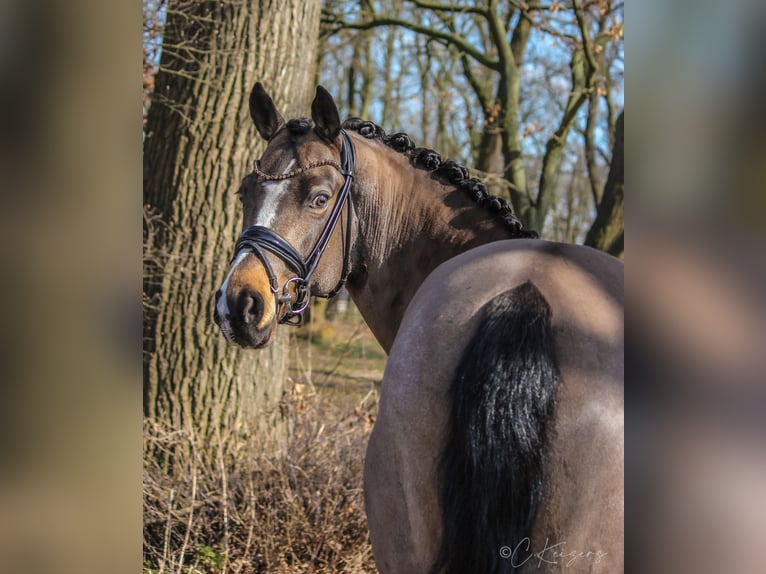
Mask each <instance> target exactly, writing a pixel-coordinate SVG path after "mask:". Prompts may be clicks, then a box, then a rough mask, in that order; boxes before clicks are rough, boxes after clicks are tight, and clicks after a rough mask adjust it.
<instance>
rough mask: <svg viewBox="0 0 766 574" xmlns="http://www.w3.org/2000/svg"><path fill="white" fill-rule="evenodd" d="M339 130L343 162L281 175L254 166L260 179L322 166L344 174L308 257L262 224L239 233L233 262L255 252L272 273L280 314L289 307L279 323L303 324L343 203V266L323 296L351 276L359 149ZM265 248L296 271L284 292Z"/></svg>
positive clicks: (320, 163)
mask: <svg viewBox="0 0 766 574" xmlns="http://www.w3.org/2000/svg"><path fill="white" fill-rule="evenodd" d="M340 133H341V141H342V145H341V150H340V165H338V163H336V162H335V161H333V160H322V161H318V162H315V163H312V164H309V165H307V166H306V167H303V168H300V169H296V170H293V171H291V172H288V173H285V174H280V175H270V174H267V173H265V172H263V171H261V170H260V168H259V167H258V163H257V162H256V164H255V165H254V168H253V169H254V171H255V173H256V174H258V176H259V177H260V178H261V179H264V180H267V181H281V180H285V179H289V178H292V177H295V176H297V175H300V174H302V173H304V172H306V171H308V170H309V169H314V168H316V167H322V166H331V167H334V168H335V169H337V170H338V171H339V172H340V173H341V174H342V175H343V177H344V181H343V186H342V187H341V188H340V191H339V192H338V196H337V198H336V200H335V205H333V207H332V210H331V211H330V216H329V217H328V219H327V222H326V223H325V226H324V228H323V229H322V231H321V233H320V234H319V237H318V238H317V240H316V243H314V247H313V248H312V249H311V252H310V253H309V255H308V257H306V259H303V257H302V256H301V254H300V253H298V251H297V250H296V249H295V248H294V247H293V246H292V245H291V244H290V242H289V241H287V240H286V239H285V238H284V237H282V236H281V235H279V234H278V233H277V232H276V231H273V230H271V229H269V228H268V227H264V226H262V225H251V226H250V227H248V228H247V229H245V230H244V231H243V232H242V235H240V236H239V239H237V243H236V246H235V249H234V257H233V258H232V261H233V260H234V259H236V258H237V256H238V255H240V254H241V253H243V252H244V253H252V254H254V255H255V256H256V257H258V259H260V260H261V262H262V263H263V266H264V267H265V269H266V273H267V274H268V276H269V284H270V286H271V292H272V293H273V294H274V298H275V300H276V305H277V315H279V308H280V306H282V305H284V306H285V307H286V312H285V314H284V315H283V316H282V317H280V318H279V323H282V324H287V325H294V326H299V325H301V324H302V323H303V312H304V311H305V310H306V309H307V308H308V306H309V302H310V301H311V292H310V289H309V284H310V282H311V278H312V277H313V276H314V273H315V272H316V270H317V267H319V261H320V260H321V259H322V255H323V254H324V252H325V249H326V248H327V244H328V243H329V242H330V237H332V234H333V232H334V231H335V228H336V227H337V225H338V221H340V216H341V212H342V210H343V207H344V205H345V206H346V207H347V209H348V217H347V224H346V235H345V241H344V245H343V268H342V270H341V276H340V279H339V281H338V283H337V285H336V286H335V288H334V289H333V290H332V291H330V293H328V294H327V295H320V296H321V297H326V298H328V299H329V298H330V297H334V296H335V295H337V294H338V292H339V291H340V290H341V289H342V288H343V286H344V285H345V284H346V280H347V279H348V274H349V271H350V258H351V217H352V215H353V203H352V201H351V194H350V192H351V183H352V181H353V179H354V166H355V164H356V150H355V149H354V144H353V142H352V141H351V138H350V137H348V134H347V133H346V132H345V131H344V130H340ZM264 250H265V251H268V252H270V253H272V254H273V255H276V256H277V257H278V258H279V259H281V260H282V261H283V262H284V263H285V265H287V266H288V267H289V268H290V269H292V270H293V271H294V272H295V276H293V277H291V278H290V279H288V280H287V281H285V284H284V285H283V286H282V290H281V293H280V289H279V283H278V281H277V276H276V274H275V273H274V269H273V268H272V266H271V264H270V263H269V260H268V258H267V257H266V255H265V253H264ZM291 285H292V286H294V288H295V294H296V297H295V301H293V298H292V295H290V286H291Z"/></svg>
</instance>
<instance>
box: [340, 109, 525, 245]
mask: <svg viewBox="0 0 766 574" xmlns="http://www.w3.org/2000/svg"><path fill="white" fill-rule="evenodd" d="M343 128H344V129H347V130H354V131H356V132H357V133H359V135H361V136H362V137H365V138H367V139H379V140H381V141H382V142H383V143H384V144H385V145H387V146H388V147H390V148H391V149H393V150H394V151H397V152H399V153H402V154H405V155H407V156H408V157H409V158H410V161H411V162H412V165H413V166H415V167H416V168H419V169H424V170H426V171H430V172H432V173H431V176H432V177H433V178H435V179H437V180H439V181H440V182H442V183H445V184H448V185H454V186H456V187H457V188H458V189H460V190H461V191H463V192H464V193H465V194H467V195H468V197H470V198H471V199H472V200H473V201H475V202H476V203H477V204H478V205H479V206H481V207H484V208H486V209H487V210H488V211H489V212H490V213H492V214H494V215H495V216H497V217H499V218H500V219H501V220H502V222H503V224H504V225H505V227H506V228H507V229H508V230H509V231H510V232H511V234H512V235H513V236H514V237H524V238H533V239H534V238H537V237H539V236H538V234H537V232H536V231H534V230H532V229H525V228H524V225H523V224H522V223H521V220H520V219H519V218H518V217H517V216H516V214H515V213H514V211H513V208H512V207H511V205H510V204H509V203H508V202H507V201H506V200H505V199H503V198H502V197H497V196H495V195H491V194H490V193H489V190H488V189H487V186H486V185H485V184H484V182H482V181H480V180H478V179H476V178H469V177H468V170H467V169H466V168H465V167H464V166H462V165H459V164H458V163H456V162H454V161H452V160H446V161H445V160H443V159H442V156H441V155H440V154H439V153H437V152H435V151H434V150H432V149H428V148H424V147H416V146H415V143H414V142H413V141H412V138H410V136H408V135H407V134H405V133H403V132H398V133H395V134H391V135H386V132H385V130H383V128H381V127H380V126H379V125H377V124H375V123H373V122H370V121H367V120H363V119H361V118H349V119H347V120H346V121H345V122H343Z"/></svg>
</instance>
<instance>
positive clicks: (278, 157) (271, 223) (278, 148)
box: [214, 83, 355, 347]
mask: <svg viewBox="0 0 766 574" xmlns="http://www.w3.org/2000/svg"><path fill="white" fill-rule="evenodd" d="M250 115H251V117H252V119H253V122H254V123H255V127H256V129H257V130H258V133H259V134H260V135H261V137H263V138H264V139H265V140H266V141H267V142H268V144H267V147H266V150H265V151H264V153H263V156H262V157H261V159H260V160H259V161H256V162H255V165H254V168H253V171H252V172H251V173H250V174H249V175H247V176H246V177H245V178H244V180H243V181H242V185H241V186H240V188H239V191H238V195H239V197H240V199H241V201H242V212H243V222H242V225H243V231H242V234H241V235H240V237H239V239H238V240H237V243H236V247H235V252H234V257H233V258H232V263H231V267H230V269H229V272H228V274H227V275H226V278H225V280H224V282H223V284H222V285H221V288H220V289H219V290H218V292H217V293H216V298H215V299H216V300H215V312H214V318H215V321H216V323H217V324H218V325H219V327H220V329H221V332H222V333H223V335H224V336H225V337H226V339H227V340H228V341H230V342H232V343H236V344H239V345H241V346H243V347H262V346H264V345H266V344H267V343H268V342H269V339H270V337H271V334H272V332H273V329H274V327H275V326H276V325H277V324H278V323H287V324H300V321H301V317H302V315H301V314H302V313H303V311H304V310H305V309H306V307H307V306H308V304H309V301H310V298H311V296H312V295H316V296H320V297H330V296H332V295H334V294H335V293H337V291H338V290H339V289H340V288H341V287H342V286H343V284H344V283H345V281H346V279H347V277H348V274H349V271H350V258H351V246H352V243H353V229H352V225H351V223H352V218H353V206H352V204H351V199H350V188H351V183H352V180H353V179H352V178H353V171H354V161H355V154H354V145H353V143H352V142H351V139H350V138H349V137H348V135H346V133H345V132H344V131H343V130H341V124H340V117H339V115H338V108H337V107H336V105H335V102H334V100H333V98H332V96H331V95H330V94H329V93H328V92H327V91H326V90H325V89H324V88H323V87H321V86H319V87H318V88H317V91H316V96H315V98H314V101H313V103H312V105H311V116H312V117H311V119H309V118H299V119H293V120H290V121H288V122H285V120H284V119H283V117H282V115H281V114H280V113H279V111H278V110H277V108H276V106H275V105H274V101H273V100H272V98H271V97H270V96H269V95H268V93H267V92H266V91H265V90H264V88H263V86H262V85H261V84H260V83H258V84H256V85H255V87H254V88H253V90H252V92H251V94H250ZM325 253H327V254H328V255H326V256H325ZM330 253H331V254H332V256H330V255H329V254H330Z"/></svg>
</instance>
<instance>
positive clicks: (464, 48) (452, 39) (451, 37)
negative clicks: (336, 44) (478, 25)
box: [339, 18, 500, 70]
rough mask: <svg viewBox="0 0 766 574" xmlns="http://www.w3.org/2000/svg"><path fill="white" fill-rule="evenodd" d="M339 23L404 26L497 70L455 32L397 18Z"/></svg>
mask: <svg viewBox="0 0 766 574" xmlns="http://www.w3.org/2000/svg"><path fill="white" fill-rule="evenodd" d="M339 25H340V26H341V27H342V28H348V29H350V30H370V29H372V28H378V27H380V26H399V27H401V28H406V29H407V30H411V31H412V32H417V33H418V34H423V35H424V36H428V37H430V38H435V39H439V40H443V41H444V42H446V43H448V44H451V45H452V46H455V47H456V48H457V49H458V50H460V51H461V52H462V53H464V54H466V55H468V56H470V57H471V58H473V59H474V60H476V61H477V62H479V63H480V64H483V65H484V66H487V67H488V68H491V69H492V70H499V68H500V63H499V62H498V61H497V60H492V59H491V58H488V57H487V56H486V55H485V54H482V53H481V52H480V51H479V50H477V49H476V48H474V47H473V46H472V45H471V44H469V43H468V41H467V40H466V39H465V38H462V37H460V36H458V35H457V34H451V33H449V32H443V31H441V30H434V29H433V28H429V27H428V26H421V25H420V24H416V23H414V22H408V21H406V20H401V19H399V18H375V19H373V20H369V21H367V22H340V23H339Z"/></svg>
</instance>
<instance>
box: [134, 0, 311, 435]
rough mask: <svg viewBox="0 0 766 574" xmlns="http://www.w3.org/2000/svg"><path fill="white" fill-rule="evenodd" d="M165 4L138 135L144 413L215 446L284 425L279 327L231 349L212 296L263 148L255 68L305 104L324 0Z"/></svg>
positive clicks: (291, 108) (289, 110) (296, 111)
mask: <svg viewBox="0 0 766 574" xmlns="http://www.w3.org/2000/svg"><path fill="white" fill-rule="evenodd" d="M167 12H168V17H167V24H166V28H165V34H164V39H163V51H162V59H161V62H160V71H159V73H158V74H157V76H156V82H155V92H154V95H153V101H152V106H151V108H150V111H149V116H148V119H147V126H146V138H145V141H144V204H145V210H146V211H147V213H148V214H149V217H147V218H146V219H145V227H144V240H145V245H144V302H145V305H144V415H145V417H146V419H147V421H148V422H149V424H151V425H153V426H154V427H155V428H159V429H162V430H167V431H173V432H178V431H180V432H181V433H187V432H188V433H192V436H194V437H195V442H196V444H197V445H212V446H213V447H214V448H215V447H218V446H221V444H222V441H225V440H226V438H227V437H232V438H235V437H236V438H239V439H240V440H241V437H242V436H243V435H248V434H250V433H251V432H258V431H262V430H265V429H273V428H274V427H275V426H276V427H279V420H280V418H281V416H280V401H281V399H282V390H283V384H284V380H285V375H286V362H285V361H286V339H285V337H284V333H282V336H281V337H277V338H276V341H275V342H274V343H273V344H272V346H271V347H270V348H268V349H267V350H263V351H260V352H255V351H247V352H243V351H241V350H238V349H236V348H234V347H232V346H229V345H227V344H226V343H225V341H224V340H223V337H222V336H221V335H220V334H219V332H218V329H217V328H216V327H215V325H214V323H213V321H212V301H213V295H214V291H215V289H216V287H217V286H218V285H219V284H220V283H221V281H222V279H223V278H224V276H225V273H226V271H227V268H228V263H229V257H230V255H231V251H232V249H233V246H234V241H235V239H236V236H237V234H238V232H239V231H240V229H241V215H240V214H241V211H240V206H239V203H238V200H237V197H236V195H235V193H234V192H235V191H236V190H237V188H238V187H239V183H240V180H241V179H242V177H243V176H244V175H245V174H246V173H247V172H248V171H249V170H250V166H251V165H252V163H251V162H252V161H253V160H254V159H255V158H256V157H258V154H259V152H261V151H263V147H264V144H263V142H262V141H261V140H260V138H259V137H258V135H257V134H256V132H255V129H254V127H253V124H252V122H251V120H250V117H249V112H248V95H249V92H250V88H251V87H252V86H253V84H254V83H255V82H256V81H258V80H260V81H262V82H263V83H264V84H265V85H266V87H267V88H268V90H269V92H270V93H271V94H272V96H273V97H274V98H275V100H276V102H277V105H278V106H279V108H280V109H281V110H282V112H283V113H284V114H285V115H286V116H287V117H290V116H291V115H305V113H306V111H307V109H308V105H309V101H310V97H311V95H312V94H311V93H312V86H311V82H312V80H313V77H314V76H313V73H314V70H313V63H314V62H316V56H315V51H316V46H317V40H318V34H319V12H320V1H319V0H280V1H279V2H274V1H269V0H250V1H248V2H230V1H226V0H224V1H223V2H199V1H192V0H175V1H174V0H170V1H169V2H168V8H167ZM282 331H283V329H280V330H279V331H278V332H280V333H281V332H282Z"/></svg>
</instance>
